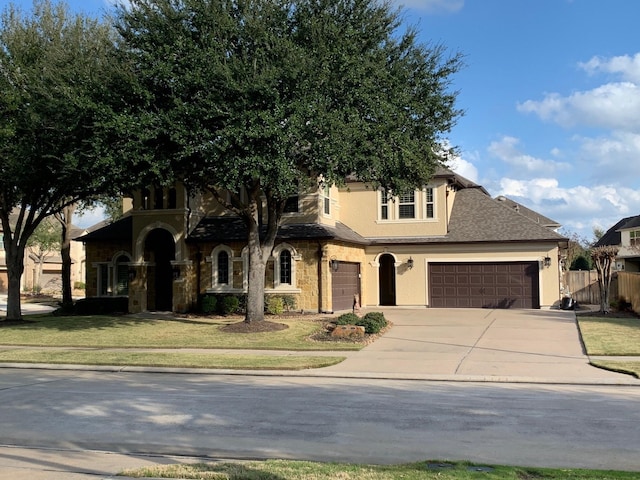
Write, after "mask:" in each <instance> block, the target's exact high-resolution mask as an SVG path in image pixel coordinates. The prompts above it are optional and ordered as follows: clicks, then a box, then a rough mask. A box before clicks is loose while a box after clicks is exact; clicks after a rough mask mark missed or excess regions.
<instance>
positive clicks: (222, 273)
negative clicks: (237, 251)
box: [217, 250, 229, 285]
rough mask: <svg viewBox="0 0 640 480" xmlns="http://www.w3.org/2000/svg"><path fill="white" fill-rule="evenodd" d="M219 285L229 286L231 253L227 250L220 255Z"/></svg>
mask: <svg viewBox="0 0 640 480" xmlns="http://www.w3.org/2000/svg"><path fill="white" fill-rule="evenodd" d="M217 260H218V278H217V284H218V285H229V253H228V252H226V251H225V250H223V251H221V252H219V253H218V259H217Z"/></svg>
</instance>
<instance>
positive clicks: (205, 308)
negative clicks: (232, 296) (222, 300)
mask: <svg viewBox="0 0 640 480" xmlns="http://www.w3.org/2000/svg"><path fill="white" fill-rule="evenodd" d="M217 308H218V299H217V298H216V297H215V296H213V295H205V296H204V297H202V304H201V307H200V309H201V310H202V313H204V314H209V313H213V312H215V311H216V309H217Z"/></svg>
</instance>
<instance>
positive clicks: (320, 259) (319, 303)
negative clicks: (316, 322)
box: [317, 242, 323, 313]
mask: <svg viewBox="0 0 640 480" xmlns="http://www.w3.org/2000/svg"><path fill="white" fill-rule="evenodd" d="M317 257H318V313H322V296H323V295H322V244H321V243H320V242H318V253H317Z"/></svg>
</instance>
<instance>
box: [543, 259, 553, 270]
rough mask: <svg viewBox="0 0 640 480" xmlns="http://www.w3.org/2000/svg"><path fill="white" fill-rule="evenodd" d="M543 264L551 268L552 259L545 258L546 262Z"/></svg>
mask: <svg viewBox="0 0 640 480" xmlns="http://www.w3.org/2000/svg"><path fill="white" fill-rule="evenodd" d="M542 262H543V264H544V266H545V267H547V268H549V267H550V266H551V257H544V260H543V261H542Z"/></svg>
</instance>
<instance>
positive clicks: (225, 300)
mask: <svg viewBox="0 0 640 480" xmlns="http://www.w3.org/2000/svg"><path fill="white" fill-rule="evenodd" d="M239 306H240V300H238V297H236V296H234V295H225V296H224V297H221V298H220V300H219V301H218V311H219V312H220V313H221V314H222V315H229V314H230V313H236V312H237V311H238V307H239Z"/></svg>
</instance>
